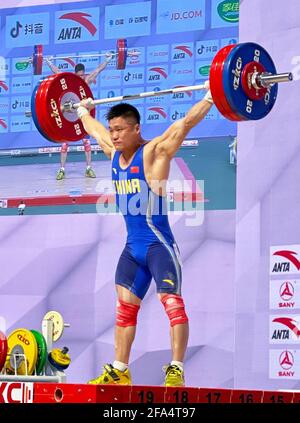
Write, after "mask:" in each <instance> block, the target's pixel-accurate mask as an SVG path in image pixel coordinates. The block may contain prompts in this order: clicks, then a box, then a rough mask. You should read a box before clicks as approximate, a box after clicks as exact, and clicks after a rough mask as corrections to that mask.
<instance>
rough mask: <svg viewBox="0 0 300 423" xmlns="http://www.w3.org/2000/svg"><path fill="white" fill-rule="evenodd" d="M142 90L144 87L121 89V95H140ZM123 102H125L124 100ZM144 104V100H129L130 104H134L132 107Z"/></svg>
mask: <svg viewBox="0 0 300 423" xmlns="http://www.w3.org/2000/svg"><path fill="white" fill-rule="evenodd" d="M143 90H144V86H142V87H127V88H124V89H123V94H122V95H132V94H140V93H141V92H143ZM154 98H155V97H154ZM124 101H126V100H124ZM144 103H145V99H144V98H138V99H136V100H130V104H134V105H137V104H144Z"/></svg>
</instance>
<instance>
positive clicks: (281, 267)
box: [272, 250, 300, 273]
mask: <svg viewBox="0 0 300 423" xmlns="http://www.w3.org/2000/svg"><path fill="white" fill-rule="evenodd" d="M273 256H279V257H282V258H285V259H287V260H288V261H281V262H276V263H275V264H274V266H273V269H272V273H280V272H289V271H290V266H291V264H292V265H294V267H295V268H296V269H297V270H298V271H299V270H300V261H299V260H298V258H297V257H296V256H297V253H296V252H295V251H290V250H280V251H275V253H273Z"/></svg>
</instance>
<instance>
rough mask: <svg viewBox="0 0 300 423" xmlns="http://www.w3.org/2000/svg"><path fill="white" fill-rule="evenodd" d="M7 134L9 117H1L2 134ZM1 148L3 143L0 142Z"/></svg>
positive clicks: (0, 127) (0, 130) (0, 132)
mask: <svg viewBox="0 0 300 423" xmlns="http://www.w3.org/2000/svg"><path fill="white" fill-rule="evenodd" d="M0 116H1V115H0ZM6 132H8V117H7V116H5V117H3V116H1V117H0V134H5V133H6ZM0 147H1V142H0Z"/></svg>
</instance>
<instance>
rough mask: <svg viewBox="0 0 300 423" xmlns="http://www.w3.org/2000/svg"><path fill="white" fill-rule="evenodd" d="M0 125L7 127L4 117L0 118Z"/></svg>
mask: <svg viewBox="0 0 300 423" xmlns="http://www.w3.org/2000/svg"><path fill="white" fill-rule="evenodd" d="M0 125H1V126H2V127H3V128H4V129H6V128H7V123H6V121H5V120H4V119H0Z"/></svg>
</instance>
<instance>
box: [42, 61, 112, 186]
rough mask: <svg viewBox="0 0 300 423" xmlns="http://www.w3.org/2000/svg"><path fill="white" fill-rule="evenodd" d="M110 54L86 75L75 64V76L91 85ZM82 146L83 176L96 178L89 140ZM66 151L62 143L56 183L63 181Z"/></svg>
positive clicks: (83, 69)
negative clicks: (83, 159) (84, 169)
mask: <svg viewBox="0 0 300 423" xmlns="http://www.w3.org/2000/svg"><path fill="white" fill-rule="evenodd" d="M112 57H113V56H112V54H110V53H107V54H106V60H105V61H104V62H103V63H100V65H99V66H98V67H97V68H96V69H95V70H94V71H92V72H91V73H89V74H86V73H85V67H84V64H83V63H77V65H76V66H75V69H74V72H75V74H76V75H78V76H80V77H81V78H82V79H84V80H85V82H86V83H87V84H91V83H92V82H93V81H95V79H96V78H97V76H98V75H99V73H101V72H102V71H103V70H104V69H105V68H106V66H107V65H108V63H109V62H110V60H111V59H112ZM45 61H46V63H47V65H48V66H49V68H50V69H51V70H52V72H53V73H60V72H61V71H60V70H59V68H58V67H57V66H55V65H54V64H53V63H52V62H51V60H50V59H48V58H45ZM82 142H83V146H84V152H85V157H86V171H85V176H87V177H88V178H96V174H95V172H94V170H93V168H92V166H91V163H92V151H91V143H90V140H89V139H88V138H87V137H85V138H84V139H83V140H82ZM68 150H69V144H68V143H67V142H64V143H63V144H62V146H61V149H60V169H59V171H58V172H57V175H56V179H57V180H58V181H60V180H61V179H64V177H65V163H66V160H67V155H68Z"/></svg>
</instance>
